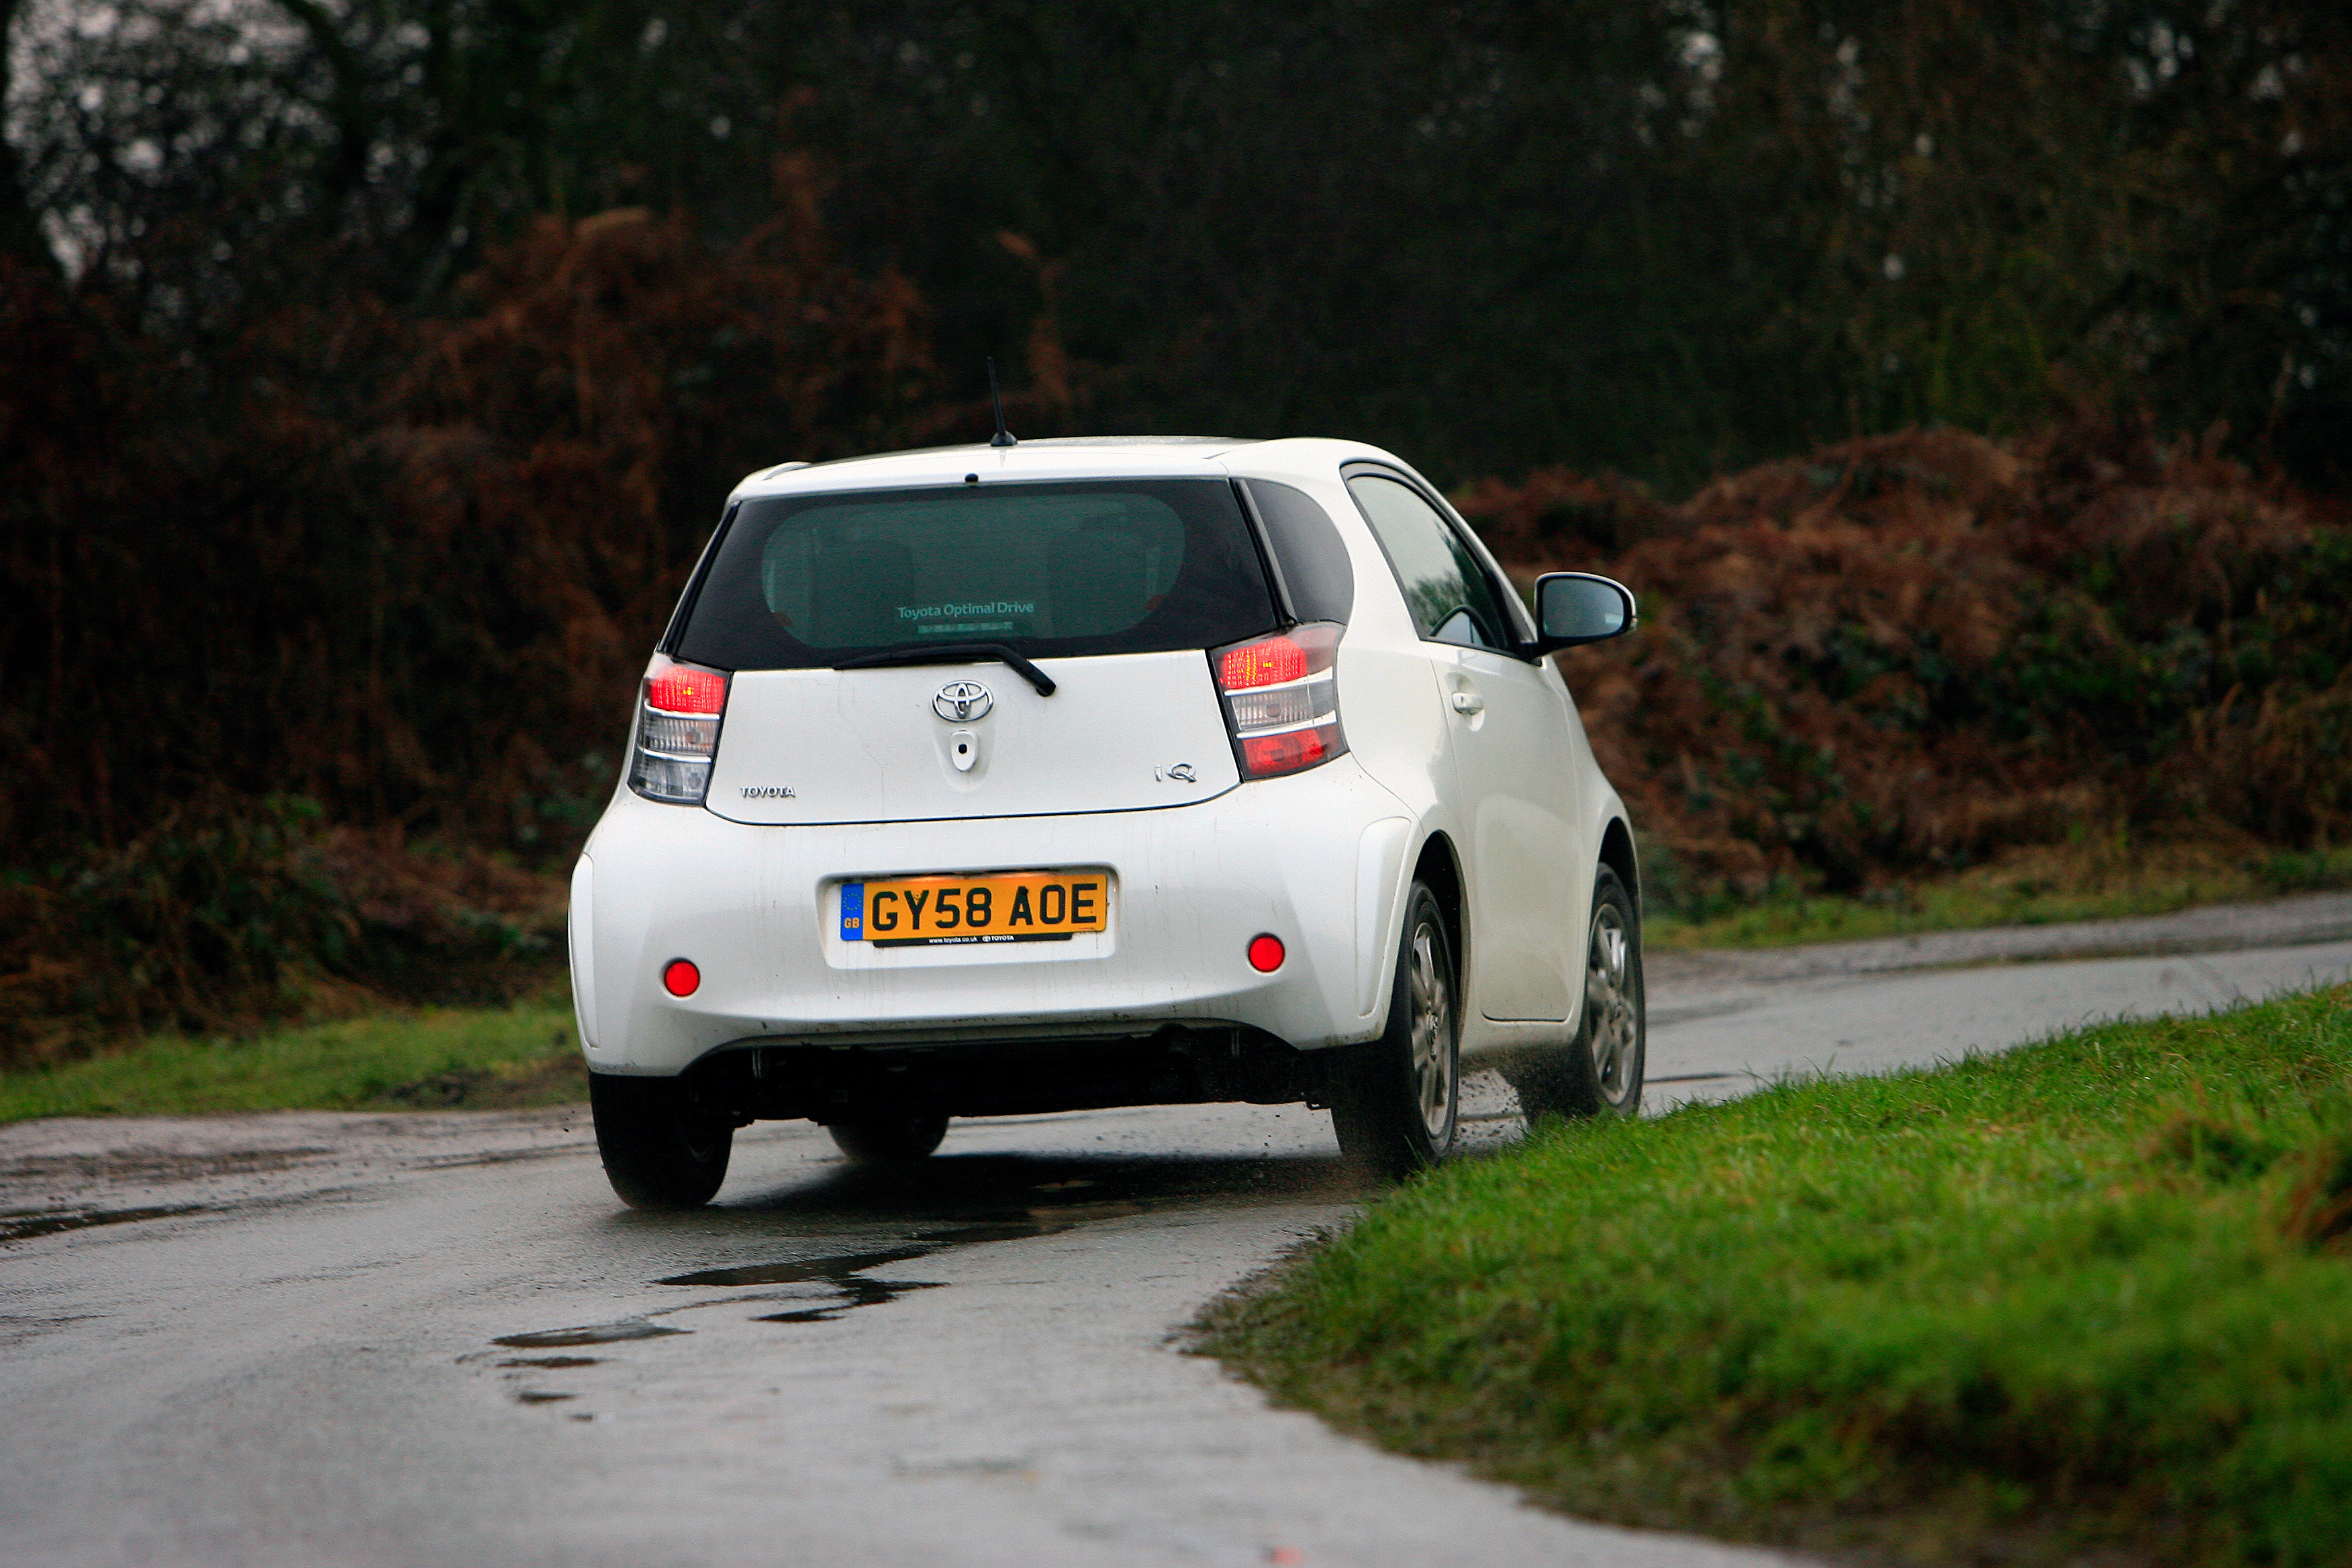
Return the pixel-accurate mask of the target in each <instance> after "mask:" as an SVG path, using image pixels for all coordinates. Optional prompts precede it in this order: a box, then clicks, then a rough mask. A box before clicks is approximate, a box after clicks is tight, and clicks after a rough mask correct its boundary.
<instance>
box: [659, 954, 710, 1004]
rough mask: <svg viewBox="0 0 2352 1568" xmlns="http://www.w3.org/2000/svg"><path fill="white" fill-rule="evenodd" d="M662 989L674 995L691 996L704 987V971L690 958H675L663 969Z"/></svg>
mask: <svg viewBox="0 0 2352 1568" xmlns="http://www.w3.org/2000/svg"><path fill="white" fill-rule="evenodd" d="M662 989H664V990H665V991H667V992H668V993H669V994H671V995H673V996H691V995H693V994H695V993H696V992H697V991H699V990H701V989H702V971H700V970H699V969H697V968H696V967H694V964H693V963H691V962H690V961H689V960H687V959H683V958H673V959H671V960H670V961H669V963H667V965H666V966H664V968H663V969H662Z"/></svg>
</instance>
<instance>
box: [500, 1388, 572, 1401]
mask: <svg viewBox="0 0 2352 1568" xmlns="http://www.w3.org/2000/svg"><path fill="white" fill-rule="evenodd" d="M579 1397H580V1396H579V1395H578V1394H558V1393H556V1392H555V1391H554V1390H552V1389H548V1388H523V1389H518V1390H516V1392H515V1403H516V1404H517V1405H560V1404H562V1402H563V1401H564V1400H567V1399H577V1398H579Z"/></svg>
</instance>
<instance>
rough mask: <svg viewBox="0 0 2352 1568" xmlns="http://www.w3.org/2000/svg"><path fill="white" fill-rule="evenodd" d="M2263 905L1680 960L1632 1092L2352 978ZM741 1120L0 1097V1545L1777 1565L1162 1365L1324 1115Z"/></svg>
mask: <svg viewBox="0 0 2352 1568" xmlns="http://www.w3.org/2000/svg"><path fill="white" fill-rule="evenodd" d="M2281 908H2285V906H2274V907H2273V909H2272V910H2269V911H2257V912H2252V913H2249V914H2248V915H2247V916H2246V917H2244V918H2243V919H2242V920H2241V921H2238V922H2237V923H2236V924H2235V925H2231V926H2230V927H2229V928H2228V929H2227V930H2226V931H2223V932H2222V933H2221V935H2219V936H2216V935H2215V934H2214V933H2212V932H2211V931H2203V930H2200V929H2198V928H2194V927H2190V928H2186V929H2188V930H2189V932H2190V934H2191V935H2192V936H2193V937H2194V945H2197V946H2200V947H2201V948H2202V949H2204V951H2201V952H2165V953H2164V955H2163V956H2152V957H2137V958H2106V959H2067V960H2063V961H2057V962H2044V963H2031V964H2002V965H1997V966H1993V967H1970V968H1941V969H1929V970H1916V969H1911V970H1906V969H1904V968H1901V967H1899V965H1901V964H1902V963H1920V962H1925V963H1950V962H1955V961H1956V959H1955V956H1954V955H1953V954H1951V953H1949V952H1945V951H1944V950H1943V949H1941V948H1938V947H1937V946H1936V945H1935V943H1936V942H1939V941H1942V940H1944V939H1927V945H1925V946H1924V947H1921V946H1915V947H1913V948H1911V949H1910V950H1908V951H1907V952H1905V951H1895V952H1891V953H1890V952H1885V951H1880V952H1876V953H1875V954H1874V953H1872V952H1863V951H1860V950H1862V949H1867V948H1870V947H1871V946H1872V945H1873V944H1846V946H1844V947H1842V948H1838V949H1814V950H1807V951H1806V952H1801V953H1796V954H1790V953H1781V954H1773V955H1754V956H1748V957H1743V958H1737V959H1733V958H1723V959H1715V958H1699V959H1681V958H1678V959H1675V960H1674V961H1673V962H1671V963H1669V962H1665V961H1663V960H1662V961H1661V962H1660V963H1658V965H1657V974H1656V978H1655V980H1654V984H1653V988H1652V1007H1653V1018H1654V1031H1653V1035H1652V1053H1653V1065H1652V1070H1653V1073H1654V1075H1655V1076H1656V1077H1657V1078H1659V1079H1665V1080H1668V1081H1664V1082H1661V1083H1659V1084H1658V1086H1657V1088H1656V1089H1655V1090H1654V1095H1653V1103H1654V1106H1663V1105H1664V1104H1667V1103H1671V1102H1672V1101H1673V1100H1675V1099H1677V1098H1681V1097H1685V1096H1690V1095H1719V1094H1723V1093H1727V1092H1737V1091H1738V1090H1739V1089H1742V1088H1744V1087H1746V1086H1747V1085H1748V1084H1751V1083H1753V1082H1754V1081H1756V1080H1757V1079H1758V1078H1759V1077H1764V1078H1769V1077H1770V1076H1772V1075H1774V1074H1776V1073H1779V1072H1782V1071H1791V1070H1793V1071H1805V1070H1817V1069H1822V1068H1830V1069H1832V1070H1839V1071H1844V1070H1855V1069H1869V1068H1884V1067H1886V1066H1890V1065H1894V1064H1895V1063H1899V1062H1906V1061H1924V1060H1932V1059H1934V1058H1937V1057H1939V1056H1948V1055H1951V1054H1954V1053H1956V1052H1957V1051H1958V1050H1960V1049H1964V1048H1968V1047H1988V1048H1990V1047H2000V1046H2003V1045H2007V1044H2011V1043H2014V1042H2016V1041H2018V1040H2021V1039H2023V1038H2028V1037H2032V1036H2034V1035H2037V1034H2040V1033H2042V1032H2045V1031H2046V1030H2048V1029H2050V1028H2053V1027H2056V1026H2063V1025H2065V1024H2068V1023H2072V1022H2075V1021H2078V1020H2080V1019H2082V1018H2084V1017H2085V1016H2101V1015H2107V1014H2114V1013H2117V1012H2125V1011H2135V1012H2147V1011H2156V1010H2163V1009H2171V1010H2183V1011H2187V1010H2201V1009H2203V1008H2206V1007H2210V1006H2213V1005H2221V1004H2223V1003H2226V1002H2228V1001H2229V1000H2231V999H2232V998H2233V997H2234V996H2236V995H2239V994H2263V993H2266V992H2269V991H2272V990H2275V989H2279V988H2281V987H2283V986H2291V985H2299V984H2309V983H2312V982H2314V981H2325V980H2329V979H2336V978H2341V977H2343V976H2344V975H2345V974H2346V973H2347V972H2352V940H2347V939H2352V900H2343V899H2339V900H2333V901H2330V900H2302V901H2300V902H2299V903H2297V904H2296V905H2294V906H2293V907H2292V909H2291V910H2290V912H2289V913H2287V914H2284V915H2282V914H2280V913H2279V912H2277V911H2278V910H2279V909H2281ZM2180 929H2181V928H2165V930H2164V931H2159V932H2158V933H2157V934H2156V935H2154V936H2147V935H2145V934H2143V935H2140V936H2136V937H2134V938H2133V939H2132V942H2133V943H2135V944H2137V945H2139V946H2141V947H2143V948H2147V947H2155V948H2158V949H2162V948H2163V947H2164V944H2165V942H2168V941H2175V938H2177V937H2179V930H2180ZM2168 931H2169V932H2171V933H2172V934H2171V935H2167V934H2166V932H2168ZM2032 940H2033V941H2040V942H2043V943H2044V944H2045V945H2044V947H2043V948H2042V951H2043V952H2072V951H2083V950H2084V949H2082V948H2079V947H2078V948H2073V949H2070V948H2067V947H2065V946H2063V943H2062V944H2061V945H2060V946H2058V947H2056V948H2050V947H2048V946H2047V945H2046V943H2047V931H2044V932H2043V933H2038V934H2037V935H2036V936H2035V937H2034V938H2033V939H2032ZM2187 940H2188V939H2187V938H2179V941H2187ZM2179 941H2175V945H2176V946H2178V945H2179ZM2021 942H2023V943H2024V945H2026V946H2028V947H2030V946H2031V945H2032V944H2031V942H2027V941H2026V940H2025V939H2021ZM2245 942H2253V943H2256V944H2257V945H2242V944H2243V943H2245ZM2232 944H2238V945H2236V946H2235V950H2234V951H2229V950H2228V949H2229V948H2231V945H2232ZM1881 945H1882V946H1883V944H1881ZM2109 951H2112V944H2111V945H2110V948H2109ZM1989 956H1998V952H1993V953H1988V952H1985V951H1982V950H1981V949H1980V948H1979V950H1975V951H1971V952H1965V953H1961V954H1958V957H1957V961H1958V962H1966V963H1979V964H1980V963H1982V962H1983V961H1984V960H1985V959H1986V958H1987V957H1989ZM1481 1088H1482V1097H1481V1098H1480V1099H1479V1100H1478V1101H1477V1104H1476V1106H1475V1107H1474V1109H1478V1110H1479V1114H1480V1115H1481V1117H1482V1120H1480V1121H1477V1122H1475V1124H1474V1131H1475V1134H1476V1136H1477V1137H1478V1139H1479V1140H1480V1141H1482V1142H1486V1143H1489V1144H1491V1143H1494V1142H1500V1141H1504V1140H1507V1139H1508V1138H1509V1137H1511V1136H1514V1135H1515V1133H1516V1129H1517V1121H1516V1118H1514V1117H1512V1116H1511V1115H1510V1114H1509V1110H1510V1106H1509V1101H1508V1098H1507V1093H1505V1092H1502V1091H1499V1090H1497V1089H1496V1088H1495V1087H1494V1086H1493V1085H1492V1084H1491V1083H1489V1084H1486V1085H1483V1086H1481ZM737 1150H738V1152H737V1155H736V1162H735V1165H734V1170H733V1174H732V1175H731V1176H730V1181H729V1183H728V1185H727V1187H726V1189H725V1191H724V1192H723V1193H722V1194H720V1201H719V1205H718V1206H716V1207H714V1208H712V1209H709V1210H707V1211H704V1212H702V1213H699V1214H696V1215H658V1216H656V1215H635V1214H630V1213H627V1212H625V1211H622V1210H620V1209H619V1208H618V1207H617V1205H615V1204H614V1201H613V1200H612V1198H611V1197H610V1195H609V1194H608V1192H607V1190H606V1189H605V1187H604V1183H603V1180H602V1177H601V1173H599V1172H598V1171H597V1169H596V1166H595V1161H594V1155H593V1149H592V1148H591V1146H590V1145H589V1143H588V1142H587V1129H586V1127H585V1125H584V1123H583V1122H582V1121H578V1120H575V1119H574V1118H573V1117H572V1116H571V1115H570V1114H568V1113H564V1112H534V1113H528V1114H517V1115H477V1116H465V1115H415V1116H403V1117H338V1116H326V1115H289V1116H276V1117H232V1118H217V1119H211V1120H206V1121H115V1122H66V1121H56V1122H46V1123H34V1124H29V1125H26V1126H23V1127H18V1128H14V1129H6V1130H0V1210H5V1211H11V1212H9V1213H7V1214H6V1215H5V1216H0V1226H5V1228H6V1229H7V1230H11V1231H13V1232H14V1234H15V1236H16V1239H14V1240H12V1241H10V1242H8V1243H7V1245H6V1246H5V1247H0V1431H5V1435H6V1436H5V1465H0V1562H5V1563H10V1564H15V1563H27V1564H31V1563H43V1564H48V1563H59V1564H65V1563H205V1564H246V1563H254V1564H278V1563H287V1564H295V1563H299V1564H408V1563H419V1564H439V1563H451V1564H457V1563H465V1564H468V1565H475V1564H499V1563H518V1564H524V1563H591V1564H604V1563H613V1564H628V1565H631V1568H641V1565H657V1564H672V1563H677V1564H701V1563H728V1564H732V1563H777V1564H798V1563H878V1564H898V1563H908V1564H913V1563H925V1564H930V1563H988V1564H994V1563H1007V1564H1011V1563H1022V1564H1058V1563H1071V1564H1079V1563H1088V1564H1091V1563H1138V1564H1147V1563H1148V1564H1160V1563H1168V1564H1181V1563H1306V1564H1349V1563H1360V1564H1379V1563H1397V1564H1405V1563H1411V1564H1413V1565H1415V1568H1426V1565H1427V1564H1430V1563H1453V1562H1477V1563H1562V1564H1584V1563H1591V1564H1602V1563H1607V1564H1626V1565H1629V1568H1631V1565H1649V1564H1657V1565H1661V1568H1664V1565H1667V1564H1676V1565H1682V1564H1688V1565H1694V1568H1695V1565H1698V1564H1716V1563H1721V1564H1730V1563H1764V1562H1769V1561H1773V1560H1774V1559H1772V1558H1771V1557H1769V1555H1768V1554H1765V1553H1759V1552H1745V1551H1739V1550H1737V1549H1733V1548H1727V1547H1719V1546H1716V1545H1713V1544H1711V1543H1707V1542H1696V1541H1692V1540H1688V1539H1685V1538H1680V1537H1671V1536H1657V1535H1644V1534H1636V1533H1633V1532H1627V1531H1615V1530H1610V1529H1605V1528H1601V1527H1598V1526H1592V1525H1587V1524H1583V1523H1580V1522H1577V1521H1569V1520H1563V1519H1559V1518H1555V1517H1552V1516H1549V1515H1547V1514H1543V1513H1540V1512H1538V1511H1537V1510H1531V1509H1528V1508H1526V1507H1523V1506H1521V1505H1519V1504H1518V1503H1517V1500H1516V1499H1515V1498H1514V1497H1513V1496H1512V1494H1510V1493H1509V1492H1507V1491H1506V1490H1504V1489H1499V1488H1494V1487H1489V1486H1486V1485H1483V1484H1481V1483H1477V1482H1475V1481H1471V1480H1468V1479H1465V1478H1463V1477H1461V1476H1460V1475H1458V1474H1457V1473H1455V1472H1454V1471H1452V1470H1450V1469H1447V1468H1442V1467H1435V1466H1426V1465H1421V1464H1417V1463H1415V1462H1413V1461H1410V1460H1406V1459H1402V1458H1394V1457H1391V1456H1388V1455H1385V1454H1381V1453H1377V1452H1375V1451H1373V1450H1371V1449H1369V1448H1367V1447H1362V1446H1360V1445H1359V1444H1355V1443H1352V1442H1349V1441H1348V1440H1346V1439H1343V1438H1340V1437H1338V1436H1333V1435H1331V1434H1330V1433H1328V1432H1327V1431H1325V1430H1324V1429H1323V1428H1322V1427H1321V1426H1319V1425H1318V1424H1317V1423H1316V1422H1314V1421H1312V1420H1311V1419H1309V1418H1307V1417H1306V1416H1303V1415H1297V1414H1296V1413H1291V1412H1281V1411H1274V1410H1270V1409H1268V1408H1267V1407H1266V1406H1265V1403H1264V1401H1263V1400H1262V1399H1261V1398H1260V1397H1259V1396H1258V1395H1257V1394H1255V1392H1254V1391H1253V1390H1251V1389H1249V1388H1247V1387H1245V1386H1244V1385H1241V1384H1236V1383H1234V1382H1233V1381H1231V1380H1229V1379H1227V1378H1225V1377H1224V1376H1223V1374H1222V1373H1220V1371H1219V1370H1218V1369H1217V1367H1216V1366H1215V1365H1214V1364H1213V1363H1208V1362H1206V1361H1203V1360H1202V1359H1200V1358H1198V1357H1193V1356H1189V1355H1186V1354H1183V1353H1181V1347H1180V1342H1179V1334H1180V1331H1181V1325H1183V1324H1184V1323H1185V1322H1186V1321H1189V1320H1190V1319H1191V1317H1192V1314H1193V1313H1194V1312H1195V1311H1196V1310H1197V1309H1198V1308H1199V1306H1200V1305H1201V1303H1202V1301H1203V1300H1206V1299H1208V1298H1209V1297H1211V1296H1212V1295H1213V1294H1214V1293H1216V1292H1217V1291H1218V1290H1219V1289H1223V1288H1224V1287H1225V1286H1227V1285H1229V1284H1230V1283H1232V1282H1233V1281H1234V1280H1236V1279H1241V1278H1243V1277H1244V1276H1246V1275H1247V1274H1249V1273H1250V1272H1251V1271H1253V1270H1254V1269H1255V1268H1259V1267H1262V1266H1263V1265H1264V1264H1265V1263H1266V1262H1267V1261H1268V1260H1270V1259H1272V1258H1275V1257H1276V1256H1278V1255H1279V1254H1280V1253H1281V1252H1282V1251H1283V1250H1284V1249H1285V1248H1286V1247H1289V1246H1291V1245H1293V1244H1295V1243H1296V1242H1297V1241H1299V1240H1301V1239H1303V1238H1305V1237H1309V1236H1311V1235H1312V1234H1313V1233H1314V1232H1315V1230H1316V1229H1317V1228H1318V1227H1321V1226H1332V1225H1337V1224H1342V1223H1345V1221H1346V1219H1347V1218H1348V1216H1349V1215H1351V1214H1352V1213H1354V1212H1355V1210H1356V1208H1357V1206H1358V1205H1360V1203H1361V1202H1362V1201H1363V1198H1364V1197H1365V1195H1366V1194H1364V1193H1363V1192H1362V1191H1360V1189H1358V1188H1356V1187H1354V1186H1352V1185H1350V1184H1349V1182H1348V1180H1347V1178H1346V1176H1345V1174H1344V1173H1343V1172H1342V1171H1341V1170H1340V1168H1339V1164H1338V1163H1337V1159H1336V1150H1335V1149H1334V1146H1333V1145H1332V1143H1331V1140H1330V1132H1329V1125H1328V1118H1326V1117H1324V1116H1322V1115H1320V1114H1318V1113H1309V1112H1306V1111H1302V1110H1294V1109H1283V1110H1271V1109H1259V1108H1251V1107H1202V1108H1179V1109H1167V1110H1142V1111H1123V1112H1101V1113H1088V1114H1081V1115H1073V1116H1065V1117H1054V1118H1043V1119H1037V1120H1033V1121H992V1122H980V1123H960V1124H959V1125H958V1126H957V1127H956V1129H955V1130H954V1131H951V1132H950V1138H949V1142H948V1144H947V1146H946V1149H945V1150H944V1151H943V1152H942V1154H941V1156H940V1158H938V1159H936V1160H934V1161H933V1162H931V1163H930V1164H929V1166H928V1167H927V1168H925V1169H923V1170H921V1171H920V1172H919V1173H915V1174H913V1175H910V1176H906V1177H900V1178H896V1179H872V1178H865V1177H861V1176H860V1175H859V1174H858V1173H853V1172H851V1171H849V1170H847V1169H846V1168H845V1167H844V1166H843V1165H842V1164H841V1163H839V1162H838V1161H836V1160H835V1158H834V1157H833V1154H832V1148H831V1144H830V1143H829V1142H827V1141H826V1140H825V1139H824V1135H823V1134H822V1133H821V1132H818V1131H814V1129H809V1128H806V1127H804V1126H802V1125H799V1124H791V1125H762V1126H761V1127H758V1128H754V1129H751V1130H750V1131H747V1132H746V1133H744V1134H742V1135H740V1139H739V1142H738V1145H737ZM133 1216H138V1217H133Z"/></svg>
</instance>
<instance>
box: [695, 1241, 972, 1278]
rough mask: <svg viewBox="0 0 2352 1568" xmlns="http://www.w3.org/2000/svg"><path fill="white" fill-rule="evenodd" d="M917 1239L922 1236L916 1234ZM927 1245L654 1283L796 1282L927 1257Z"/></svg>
mask: <svg viewBox="0 0 2352 1568" xmlns="http://www.w3.org/2000/svg"><path fill="white" fill-rule="evenodd" d="M917 1239H918V1240H920V1239H923V1238H922V1237H917ZM932 1250H933V1249H932V1248H930V1247H890V1248H888V1249H887V1250H884V1251H880V1252H845V1253H841V1254H839V1255H837V1256H835V1257H832V1258H797V1259H795V1260H793V1262H790V1263H753V1264H748V1265H746V1266H744V1267H743V1268H703V1269H698V1270H697V1271H695V1272H694V1273H692V1274H673V1275H671V1276H670V1277H669V1278H668V1279H656V1280H655V1281H654V1283H655V1284H656V1285H799V1284H803V1283H805V1282H807V1281H809V1280H812V1279H839V1278H841V1277H843V1276H844V1275H849V1274H855V1273H856V1272H857V1271H858V1270H860V1269H862V1268H881V1267H882V1266H883V1265H884V1264H886V1263H906V1262H909V1261H911V1260H912V1259H914V1258H927V1257H929V1256H930V1254H931V1252H932Z"/></svg>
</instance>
